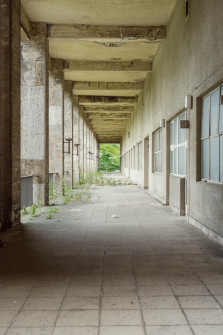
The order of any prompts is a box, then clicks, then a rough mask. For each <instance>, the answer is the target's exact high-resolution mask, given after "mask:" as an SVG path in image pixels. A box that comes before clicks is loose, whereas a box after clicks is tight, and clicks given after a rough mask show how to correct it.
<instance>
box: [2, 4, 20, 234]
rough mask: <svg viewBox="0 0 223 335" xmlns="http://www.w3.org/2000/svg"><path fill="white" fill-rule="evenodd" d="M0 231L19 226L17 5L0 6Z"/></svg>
mask: <svg viewBox="0 0 223 335" xmlns="http://www.w3.org/2000/svg"><path fill="white" fill-rule="evenodd" d="M0 31H1V35H0V50H1V53H0V83H1V87H0V228H6V227H11V226H14V225H17V224H19V222H20V85H19V83H20V1H19V0H15V1H13V2H12V1H1V3H0Z"/></svg>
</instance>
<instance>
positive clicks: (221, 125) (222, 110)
mask: <svg viewBox="0 0 223 335" xmlns="http://www.w3.org/2000/svg"><path fill="white" fill-rule="evenodd" d="M222 88H223V86H222ZM222 96H223V89H222ZM219 133H223V104H221V105H220V120H219Z"/></svg>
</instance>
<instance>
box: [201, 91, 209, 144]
mask: <svg viewBox="0 0 223 335" xmlns="http://www.w3.org/2000/svg"><path fill="white" fill-rule="evenodd" d="M209 109H210V96H208V97H206V98H204V99H203V105H202V118H201V138H204V137H209Z"/></svg>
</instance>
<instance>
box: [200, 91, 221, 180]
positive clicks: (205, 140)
mask: <svg viewBox="0 0 223 335" xmlns="http://www.w3.org/2000/svg"><path fill="white" fill-rule="evenodd" d="M222 97H223V86H221V87H218V88H217V89H216V90H214V91H213V92H211V93H210V94H208V95H207V96H206V97H204V98H203V101H202V115H201V178H202V179H204V180H210V181H214V182H221V183H223V98H222Z"/></svg>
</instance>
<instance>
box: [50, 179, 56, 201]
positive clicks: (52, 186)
mask: <svg viewBox="0 0 223 335" xmlns="http://www.w3.org/2000/svg"><path fill="white" fill-rule="evenodd" d="M55 197H56V195H55V193H54V183H53V181H51V182H50V183H49V199H50V200H53V199H55Z"/></svg>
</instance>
